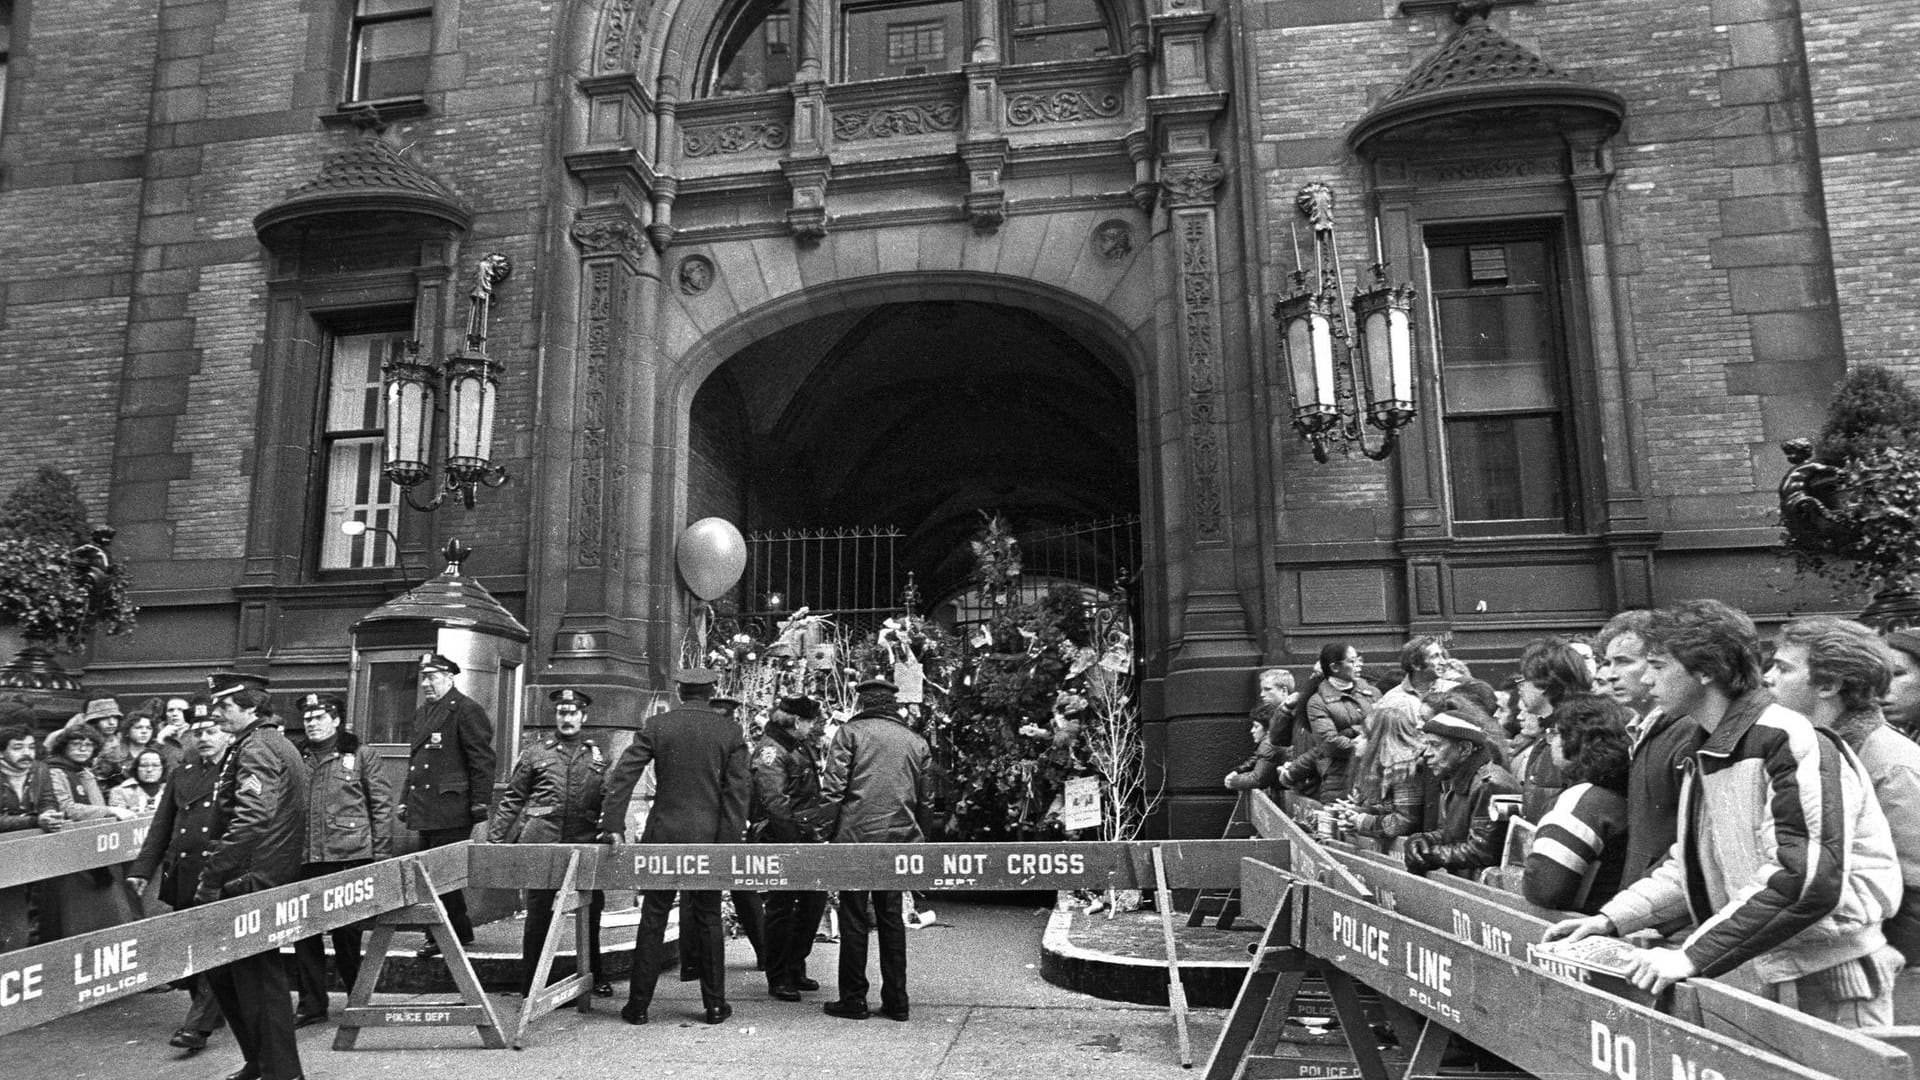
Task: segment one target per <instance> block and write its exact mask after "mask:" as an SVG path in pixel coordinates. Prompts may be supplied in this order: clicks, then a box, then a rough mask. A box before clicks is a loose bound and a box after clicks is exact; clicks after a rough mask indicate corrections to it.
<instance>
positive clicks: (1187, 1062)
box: [1153, 844, 1193, 1069]
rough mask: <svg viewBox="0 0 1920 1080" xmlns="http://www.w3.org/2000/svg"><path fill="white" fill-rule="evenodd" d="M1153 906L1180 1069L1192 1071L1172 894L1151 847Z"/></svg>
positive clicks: (1162, 862) (1157, 847)
mask: <svg viewBox="0 0 1920 1080" xmlns="http://www.w3.org/2000/svg"><path fill="white" fill-rule="evenodd" d="M1153 903H1154V906H1155V907H1157V908H1159V909H1160V930H1161V933H1162V934H1164V935H1165V937H1166V940H1167V1005H1168V1006H1170V1007H1171V1008H1172V1010H1173V1030H1174V1034H1175V1035H1177V1036H1178V1037H1179V1039H1180V1067H1181V1068H1184V1069H1191V1068H1193V1043H1192V1041H1191V1040H1189V1039H1188V1038H1187V987H1186V984H1185V983H1183V982H1181V981H1180V953H1179V951H1178V950H1177V949H1176V948H1175V947H1174V943H1173V892H1172V891H1171V890H1170V889H1168V888H1167V863H1166V857H1165V855H1163V854H1162V853H1161V850H1160V845H1158V844H1155V845H1154V846H1153Z"/></svg>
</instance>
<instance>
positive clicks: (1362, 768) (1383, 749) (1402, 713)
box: [1340, 708, 1428, 849]
mask: <svg viewBox="0 0 1920 1080" xmlns="http://www.w3.org/2000/svg"><path fill="white" fill-rule="evenodd" d="M1425 719H1426V717H1425V716H1424V714H1422V713H1421V712H1420V711H1419V710H1413V709H1393V708H1388V709H1378V710H1376V711H1375V712H1374V714H1373V718H1372V719H1371V720H1370V721H1369V722H1368V727H1367V733H1366V735H1365V736H1364V737H1363V738H1362V739H1361V741H1360V752H1359V754H1358V755H1357V756H1356V757H1355V758H1354V769H1353V801H1352V803H1351V804H1350V805H1347V806H1345V807H1344V809H1341V810H1340V812H1341V814H1342V816H1343V817H1345V818H1346V822H1347V827H1348V828H1349V829H1351V830H1352V831H1353V833H1354V834H1355V835H1357V836H1365V837H1370V838H1372V839H1374V840H1377V841H1379V843H1380V845H1381V846H1382V848H1383V849H1384V847H1385V845H1386V843H1387V842H1388V841H1390V840H1392V839H1394V838H1395V837H1399V836H1409V835H1411V834H1413V833H1416V832H1419V831H1420V830H1421V828H1422V826H1423V824H1424V821H1425V818H1426V804H1427V785H1428V779H1427V770H1426V768H1425V767H1424V766H1423V765H1421V763H1420V738H1421V733H1420V724H1421V722H1422V721H1423V720H1425Z"/></svg>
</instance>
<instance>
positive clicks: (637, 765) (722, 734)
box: [600, 669, 750, 1024]
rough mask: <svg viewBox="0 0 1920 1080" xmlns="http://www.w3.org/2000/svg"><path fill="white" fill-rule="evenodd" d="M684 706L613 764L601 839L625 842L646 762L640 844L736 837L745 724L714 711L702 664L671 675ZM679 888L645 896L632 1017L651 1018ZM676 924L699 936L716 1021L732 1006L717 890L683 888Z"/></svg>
mask: <svg viewBox="0 0 1920 1080" xmlns="http://www.w3.org/2000/svg"><path fill="white" fill-rule="evenodd" d="M675 682H676V683H677V684H678V685H679V690H680V698H681V700H682V702H683V704H682V705H681V707H680V708H677V709H669V710H667V711H666V712H663V713H660V714H658V715H655V716H650V717H648V718H647V719H646V720H644V721H643V722H642V723H641V725H640V727H639V729H638V730H637V731H635V732H634V734H633V742H632V744H630V745H629V746H628V747H627V749H626V750H625V751H624V752H623V753H622V754H621V755H620V760H619V762H617V763H616V764H615V765H614V767H613V771H612V772H610V773H608V775H607V782H606V796H605V798H604V799H602V801H601V804H600V834H601V838H602V839H603V840H606V841H608V842H610V843H620V842H621V840H622V839H623V834H624V831H625V829H626V814H627V800H628V798H629V797H630V796H632V794H633V788H634V785H635V784H637V783H638V782H639V780H640V774H641V772H643V771H644V770H645V769H646V767H647V765H648V763H649V762H651V763H653V765H654V780H655V794H654V802H653V810H652V812H651V813H649V814H648V815H647V828H646V832H645V833H644V834H643V835H642V836H641V837H640V842H641V843H643V844H737V843H739V842H740V837H741V834H742V833H743V832H744V831H745V829H746V826H747V791H748V787H749V783H750V780H749V773H748V765H747V756H748V755H747V740H746V738H745V737H744V736H743V735H741V733H740V725H739V724H736V723H734V722H733V721H731V720H729V719H727V718H726V717H724V716H722V715H720V714H719V713H717V712H715V711H714V710H713V709H712V708H710V707H709V706H708V701H707V699H708V698H710V697H711V696H712V695H713V684H714V682H715V676H714V673H713V672H711V671H706V670H703V669H694V670H688V671H682V672H680V673H679V674H678V675H677V676H675ZM672 906H673V891H672V890H662V889H653V890H648V891H646V892H645V894H644V899H643V900H642V901H641V906H640V933H639V940H638V943H637V950H636V952H637V955H636V956H635V957H634V963H633V977H632V980H631V983H630V985H629V987H628V990H627V1004H626V1006H625V1007H623V1008H622V1009H621V1010H620V1017H621V1019H623V1020H625V1021H626V1022H627V1023H629V1024H644V1023H646V1022H647V1008H648V1007H649V1006H650V1005H651V1004H652V1003H653V988H654V983H655V982H656V981H657V980H658V978H659V976H660V965H661V960H662V959H663V957H662V956H661V953H662V951H663V942H664V940H665V937H666V927H667V911H668V909H669V908H671V907H672ZM680 910H681V918H680V933H681V934H683V935H684V934H688V933H691V934H694V935H696V940H697V941H698V942H699V946H700V947H699V950H698V951H697V954H696V955H697V957H698V960H699V965H700V1001H701V1004H702V1005H704V1006H705V1007H706V1021H707V1023H709V1024H718V1023H721V1022H723V1021H725V1020H726V1018H727V1017H729V1016H732V1015H733V1006H732V1005H729V1004H727V984H726V942H725V940H724V939H723V938H722V937H721V928H720V894H719V893H718V892H715V891H709V890H688V891H686V892H684V893H682V894H681V909H680Z"/></svg>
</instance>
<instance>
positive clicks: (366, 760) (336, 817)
mask: <svg viewBox="0 0 1920 1080" xmlns="http://www.w3.org/2000/svg"><path fill="white" fill-rule="evenodd" d="M299 708H300V720H301V726H302V730H303V736H302V738H301V740H300V744H299V750H300V756H301V758H303V759H304V760H305V761H306V764H307V836H306V856H305V863H304V865H303V866H302V867H301V870H300V876H301V877H302V878H316V877H322V876H324V875H326V874H332V873H337V872H339V871H341V870H346V869H348V868H350V867H355V866H365V865H366V864H367V863H370V862H372V861H374V860H375V859H385V858H388V857H390V856H391V855H392V854H393V788H392V785H391V784H389V783H388V782H387V774H386V772H385V771H384V770H383V769H382V768H381V767H380V755H379V754H377V753H375V752H374V750H373V748H372V747H369V746H361V745H360V740H359V738H358V737H357V736H355V735H354V733H353V732H351V731H346V730H344V729H342V728H341V726H340V722H341V720H342V719H343V718H344V717H345V716H346V712H347V705H346V702H344V701H341V700H340V699H339V698H337V697H333V696H330V695H323V694H307V695H305V696H303V697H302V698H301V699H300V705H299ZM361 933H362V931H361V927H360V924H358V923H349V924H347V925H346V926H342V927H340V928H338V929H336V930H334V931H333V933H332V934H330V935H328V936H329V937H330V938H332V940H333V969H334V970H335V971H337V972H339V973H340V981H341V982H342V983H343V984H345V985H346V987H347V989H349V990H351V989H353V984H354V982H355V981H356V980H358V979H359V978H360V938H361ZM293 953H294V957H295V958H296V960H297V963H296V965H295V969H296V972H297V974H298V978H299V986H298V990H299V992H300V1007H299V1008H298V1009H297V1010H296V1011H295V1012H294V1016H293V1024H294V1026H295V1027H306V1026H307V1025H308V1024H317V1023H319V1022H320V1021H322V1020H325V1019H326V1018H327V951H326V947H325V946H324V945H322V944H321V943H320V935H319V934H314V935H313V936H311V937H304V938H301V939H300V940H299V941H296V942H294V944H293Z"/></svg>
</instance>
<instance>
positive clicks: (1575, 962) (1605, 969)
mask: <svg viewBox="0 0 1920 1080" xmlns="http://www.w3.org/2000/svg"><path fill="white" fill-rule="evenodd" d="M1639 951H1640V949H1639V947H1638V946H1636V945H1634V944H1633V943H1632V942H1629V941H1622V940H1621V939H1619V938H1616V937H1601V936H1599V935H1597V934H1596V935H1594V936H1592V937H1583V938H1581V939H1580V940H1579V941H1549V942H1544V943H1542V944H1539V945H1535V946H1534V947H1533V954H1534V956H1536V957H1539V958H1542V959H1547V960H1552V961H1556V962H1558V963H1562V964H1566V965H1568V966H1570V967H1577V968H1579V969H1581V970H1582V971H1591V972H1594V973H1596V974H1599V975H1617V976H1620V977H1621V978H1625V977H1626V975H1627V973H1628V972H1630V971H1632V970H1633V954H1634V953H1637V952H1639Z"/></svg>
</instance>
